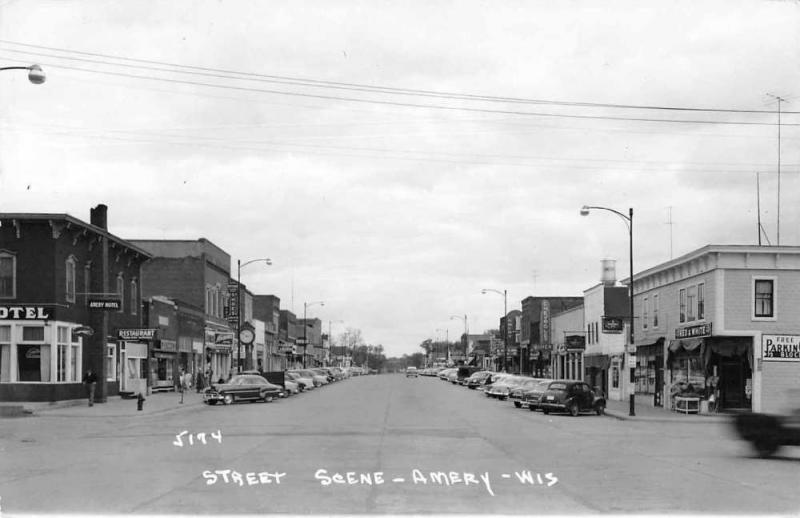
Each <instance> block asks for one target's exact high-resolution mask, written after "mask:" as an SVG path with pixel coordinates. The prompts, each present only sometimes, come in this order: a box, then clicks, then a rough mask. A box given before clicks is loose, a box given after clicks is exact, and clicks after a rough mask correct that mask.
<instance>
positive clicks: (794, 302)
mask: <svg viewBox="0 0 800 518" xmlns="http://www.w3.org/2000/svg"><path fill="white" fill-rule="evenodd" d="M634 305H635V309H634V312H635V315H636V319H635V326H636V327H635V333H634V334H635V336H636V338H635V343H636V345H637V347H638V349H639V350H637V355H636V358H637V372H638V373H639V376H638V377H637V388H639V389H641V388H642V387H643V386H646V387H647V389H648V390H649V389H650V386H651V383H650V379H651V378H654V377H656V376H657V371H656V373H653V372H651V371H652V370H653V369H658V368H660V366H661V365H663V368H664V377H665V380H664V381H665V382H664V388H663V400H664V401H665V402H669V403H670V404H671V403H672V401H673V400H674V397H675V396H678V397H680V395H696V396H698V397H700V398H702V399H703V400H708V399H709V398H711V396H712V395H714V398H713V399H715V400H716V401H715V402H716V404H717V405H718V406H719V408H722V409H752V410H754V411H762V412H783V411H786V410H788V409H789V408H796V407H797V399H796V398H797V394H798V391H800V318H798V312H800V247H796V246H754V245H707V246H705V247H703V248H700V249H697V250H694V251H692V252H690V253H688V254H685V255H683V256H681V257H678V258H676V259H673V260H671V261H668V262H665V263H662V264H660V265H658V266H655V267H653V268H649V269H647V270H645V271H643V272H641V273H638V274H635V275H634ZM659 353H660V355H659ZM661 358H663V360H662V359H661ZM662 361H663V363H661V362H662ZM653 363H654V364H655V365H653ZM642 377H644V378H645V379H646V380H647V381H646V382H644V381H640V378H642Z"/></svg>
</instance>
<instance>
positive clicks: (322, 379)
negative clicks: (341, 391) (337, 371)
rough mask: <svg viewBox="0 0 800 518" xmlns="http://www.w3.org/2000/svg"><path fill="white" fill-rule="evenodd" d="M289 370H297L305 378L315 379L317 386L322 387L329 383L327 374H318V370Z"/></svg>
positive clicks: (295, 370)
mask: <svg viewBox="0 0 800 518" xmlns="http://www.w3.org/2000/svg"><path fill="white" fill-rule="evenodd" d="M289 372H296V373H297V374H299V375H301V376H302V377H304V378H308V379H310V380H313V382H314V386H315V387H321V386H322V385H327V384H328V377H327V376H322V375H320V374H317V373H316V372H314V371H312V370H310V369H294V370H292V371H289Z"/></svg>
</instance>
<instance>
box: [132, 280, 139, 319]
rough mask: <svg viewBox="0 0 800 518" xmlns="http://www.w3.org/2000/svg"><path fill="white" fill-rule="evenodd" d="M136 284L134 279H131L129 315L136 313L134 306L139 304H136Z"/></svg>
mask: <svg viewBox="0 0 800 518" xmlns="http://www.w3.org/2000/svg"><path fill="white" fill-rule="evenodd" d="M138 288H139V286H138V284H137V283H136V279H133V280H132V281H131V293H130V296H131V315H135V314H136V307H137V306H138V305H139V304H137V292H138Z"/></svg>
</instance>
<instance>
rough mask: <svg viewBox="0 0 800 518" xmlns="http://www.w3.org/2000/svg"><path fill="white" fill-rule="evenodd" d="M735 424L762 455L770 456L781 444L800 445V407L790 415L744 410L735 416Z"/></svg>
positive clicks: (741, 435)
mask: <svg viewBox="0 0 800 518" xmlns="http://www.w3.org/2000/svg"><path fill="white" fill-rule="evenodd" d="M733 426H734V429H735V430H736V432H737V433H738V434H739V437H741V438H742V439H744V440H745V441H748V442H749V443H750V444H752V446H753V448H754V449H755V451H756V453H758V455H759V456H760V457H769V456H770V455H772V454H774V453H775V452H776V451H778V449H779V448H780V447H781V446H800V409H798V410H795V411H794V412H792V413H791V414H789V415H776V414H762V413H757V412H753V413H750V412H747V413H744V412H743V413H740V414H736V415H735V416H734V417H733Z"/></svg>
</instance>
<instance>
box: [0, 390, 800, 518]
mask: <svg viewBox="0 0 800 518" xmlns="http://www.w3.org/2000/svg"><path fill="white" fill-rule="evenodd" d="M178 397H179V396H177V395H176V394H160V395H157V396H156V395H154V396H151V398H150V399H151V401H148V403H146V405H147V404H152V403H154V401H155V400H156V399H157V398H174V399H172V400H173V401H175V402H177V398H178ZM161 401H162V402H163V401H166V399H165V400H161ZM119 403H120V402H119V401H116V403H115V402H111V403H108V404H107V405H97V406H95V407H94V408H86V407H71V408H61V409H56V410H49V411H42V412H37V414H36V415H35V416H32V417H24V418H16V419H4V420H2V421H1V422H0V426H2V430H3V433H2V439H0V448H1V449H0V452H1V455H2V464H0V497H1V498H2V500H1V501H0V503H1V504H2V512H3V513H4V515H5V516H14V515H16V514H27V513H81V514H87V513H114V514H118V513H134V514H155V513H157V514H176V513H181V514H214V515H220V514H239V513H250V514H255V513H257V514H261V513H282V514H363V513H366V514H387V513H392V514H397V513H403V514H405V513H418V514H432V513H435V514H442V513H469V514H533V513H536V514H556V513H569V514H585V513H629V512H634V513H674V512H681V513H737V514H739V513H746V514H765V513H797V512H798V511H799V510H800V495H799V494H798V492H797V490H796V485H797V473H798V468H800V454H799V453H800V452H799V451H798V449H785V450H782V451H781V452H780V455H779V456H778V457H776V458H773V459H759V458H754V457H752V455H751V453H750V451H749V449H748V446H747V445H746V444H744V443H742V442H740V441H739V440H737V439H736V438H734V437H733V436H732V435H731V433H730V432H729V430H728V428H727V426H726V424H725V423H724V422H723V421H719V422H702V423H689V422H685V421H676V422H649V421H626V420H619V419H615V418H613V417H611V416H603V417H598V416H594V415H591V416H590V415H584V416H580V417H577V418H572V417H569V416H564V415H550V416H545V415H543V414H541V413H538V412H537V413H532V412H529V411H527V410H518V409H515V408H514V407H513V406H512V405H511V404H510V403H507V402H497V401H495V400H490V399H488V398H486V397H485V396H483V395H482V394H481V393H477V392H475V391H470V390H467V389H465V388H461V387H456V386H454V385H450V384H447V383H445V382H442V381H440V380H439V379H437V378H425V377H422V378H417V379H414V378H409V379H406V378H405V377H404V376H402V375H380V376H367V377H357V378H353V379H350V380H346V381H343V382H338V383H336V384H333V385H331V386H328V387H324V388H322V389H318V390H315V391H313V392H310V393H306V394H301V395H299V396H296V397H293V398H290V399H288V400H280V401H277V402H274V403H267V404H265V403H255V404H250V403H244V404H237V405H233V406H230V407H208V406H205V405H202V404H199V400H198V396H197V395H196V394H190V395H189V396H188V397H187V402H186V404H184V405H171V407H170V408H165V409H163V410H161V411H157V412H156V411H152V408H150V407H148V410H151V411H150V412H148V411H145V412H138V413H137V412H136V411H135V402H128V401H126V402H124V403H125V404H126V406H124V407H122V406H120V405H119ZM114 405H116V406H114ZM128 405H129V406H128ZM112 407H113V408H116V409H123V410H124V412H123V411H110V410H109V409H112ZM183 431H187V432H189V433H191V434H195V435H193V438H192V442H193V444H189V439H188V435H184V436H182V439H181V442H182V443H183V446H178V445H176V444H175V443H176V441H177V439H176V435H177V434H180V433H181V432H183ZM217 431H220V432H221V438H220V439H218V438H215V437H212V436H211V434H212V432H213V433H214V434H216V432H217ZM198 433H206V434H207V435H206V437H205V440H206V444H202V442H201V440H200V439H199V438H198V437H197V435H196V434H198ZM225 470H231V471H230V472H229V471H225ZM320 470H324V471H320ZM204 472H205V475H204ZM348 472H352V473H353V474H351V475H350V476H349V478H350V481H352V482H354V483H348V482H347V480H348V475H347V473H348ZM337 473H339V474H341V477H337V478H338V479H339V480H342V481H343V482H344V483H336V482H332V483H330V484H328V482H329V481H332V480H333V477H334V474H337ZM378 473H380V475H379V474H378ZM367 479H369V481H368V480H367ZM226 480H227V482H226ZM370 482H371V483H370Z"/></svg>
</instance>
